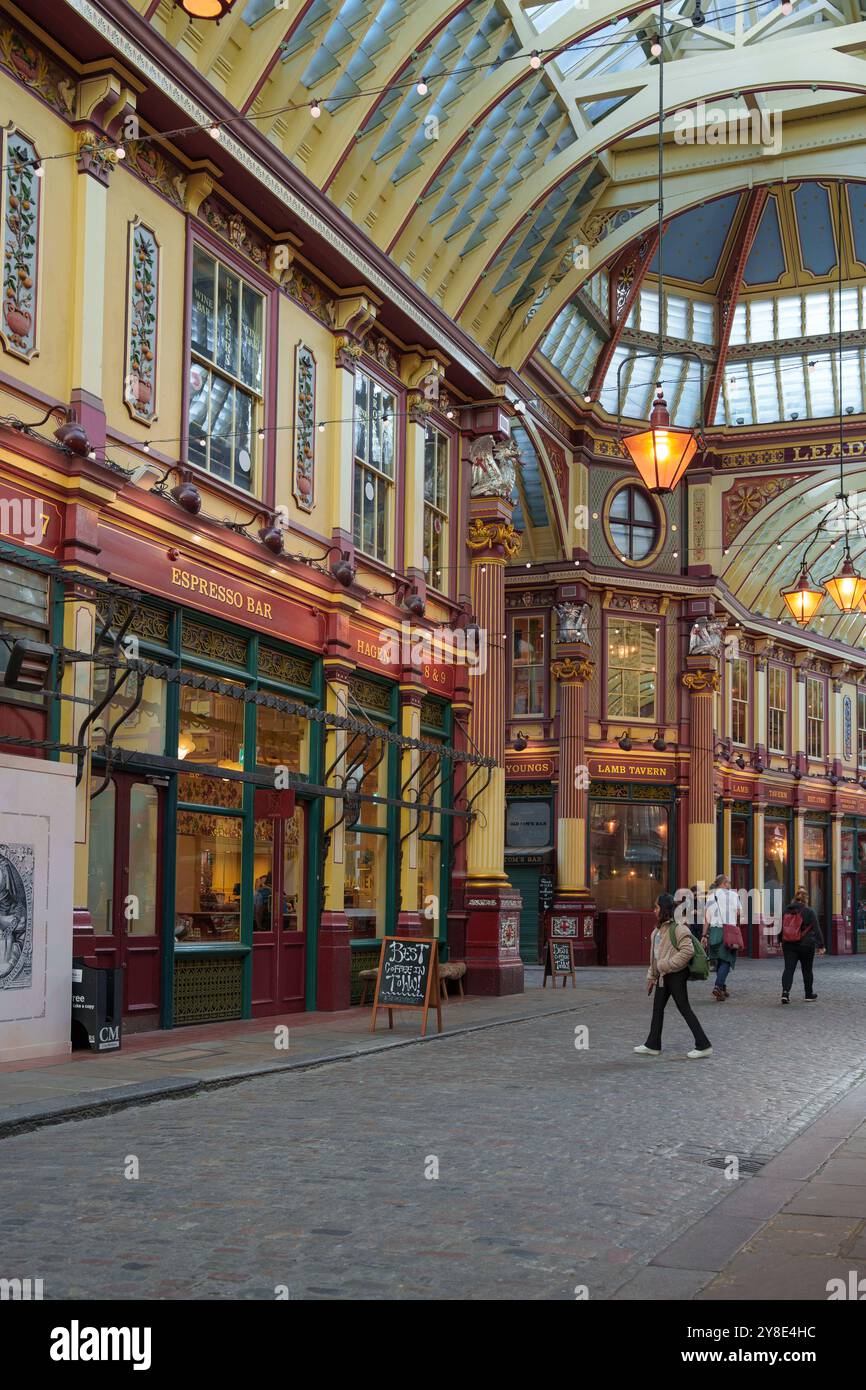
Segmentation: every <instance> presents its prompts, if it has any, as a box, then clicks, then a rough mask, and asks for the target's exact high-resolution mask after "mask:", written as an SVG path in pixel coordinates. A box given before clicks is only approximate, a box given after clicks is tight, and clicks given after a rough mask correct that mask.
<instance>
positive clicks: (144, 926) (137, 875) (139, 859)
mask: <svg viewBox="0 0 866 1390" xmlns="http://www.w3.org/2000/svg"><path fill="white" fill-rule="evenodd" d="M107 791H108V788H106V792H107ZM105 794H106V793H105V792H103V793H101V794H100V796H98V797H97V798H96V801H100V800H101V799H102V796H104V795H105ZM94 804H95V803H94ZM158 862H159V793H158V792H157V790H156V787H152V786H149V785H148V784H147V783H146V782H136V783H135V785H134V786H133V787H132V788H131V789H130V793H129V878H128V881H127V884H126V891H127V893H128V894H130V895H131V897H132V898H133V899H134V901H135V902H136V903H137V905H138V911H137V913H136V915H135V916H134V917H132V918H128V919H127V924H126V930H127V933H128V935H130V936H154V935H155V934H156V924H157V917H158V906H157V901H156V873H155V872H154V868H155V865H156V864H157V863H158Z"/></svg>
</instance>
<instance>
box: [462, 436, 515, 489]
mask: <svg viewBox="0 0 866 1390" xmlns="http://www.w3.org/2000/svg"><path fill="white" fill-rule="evenodd" d="M469 457H470V459H471V461H472V486H471V488H470V496H472V497H510V496H511V494H512V492H513V491H514V482H515V478H516V475H517V462H518V459H519V458H520V453H519V451H518V449H517V446H516V444H513V443H512V441H511V440H510V439H494V438H493V435H492V434H483V435H481V437H480V438H479V439H473V441H472V443H471V444H470V446H469Z"/></svg>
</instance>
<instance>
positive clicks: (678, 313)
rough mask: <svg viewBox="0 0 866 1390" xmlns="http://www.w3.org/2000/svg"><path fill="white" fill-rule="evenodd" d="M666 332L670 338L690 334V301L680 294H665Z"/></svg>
mask: <svg viewBox="0 0 866 1390" xmlns="http://www.w3.org/2000/svg"><path fill="white" fill-rule="evenodd" d="M665 332H666V333H667V335H668V337H669V338H687V337H688V335H689V302H688V300H687V299H684V298H683V296H682V295H679V294H668V295H666V296H665Z"/></svg>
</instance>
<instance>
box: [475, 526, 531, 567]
mask: <svg viewBox="0 0 866 1390" xmlns="http://www.w3.org/2000/svg"><path fill="white" fill-rule="evenodd" d="M466 544H467V545H468V546H469V549H470V550H484V549H489V550H494V549H496V548H497V547H499V546H501V548H502V549H503V550H504V552H505V554H506V555H507V556H508V558H509V559H510V558H511V556H512V555H516V554H517V553H518V551H519V550H520V547H521V546H522V545H523V537H522V536H521V534H520V532H519V531H518V530H516V528H515V527H514V526H513V525H512V524H511V522H510V521H509V522H504V521H483V520H482V519H481V517H478V516H476V517H473V519H472V522H471V523H470V526H469V531H468V534H467V536H466Z"/></svg>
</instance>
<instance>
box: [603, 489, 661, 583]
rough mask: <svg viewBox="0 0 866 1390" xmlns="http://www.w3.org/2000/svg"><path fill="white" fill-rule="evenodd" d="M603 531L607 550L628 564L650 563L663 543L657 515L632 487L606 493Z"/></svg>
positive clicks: (642, 494)
mask: <svg viewBox="0 0 866 1390" xmlns="http://www.w3.org/2000/svg"><path fill="white" fill-rule="evenodd" d="M604 529H605V534H606V537H607V542H608V545H609V546H610V548H611V550H613V551H614V553H615V554H616V555H617V556H618V557H619V558H620V559H623V560H626V561H630V562H631V563H632V564H641V563H644V564H646V563H647V562H648V561H649V560H651V559H654V558H655V556H656V554H657V553H658V551H659V549H660V547H661V542H662V540H663V539H664V536H663V522H662V515H661V512H660V510H659V508H658V507H657V506H656V505H655V503H654V501H653V499H652V498H651V497H650V495H649V493H648V492H646V491H645V490H644V489H643V488H642V487H639V486H638V485H637V484H636V483H620V484H619V485H618V486H617V487H616V488H614V489H613V490H612V491H611V492H610V493H609V495H608V499H607V504H606V506H605V509H604Z"/></svg>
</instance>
